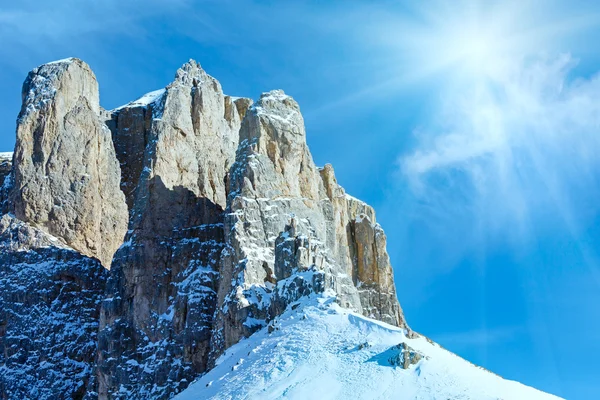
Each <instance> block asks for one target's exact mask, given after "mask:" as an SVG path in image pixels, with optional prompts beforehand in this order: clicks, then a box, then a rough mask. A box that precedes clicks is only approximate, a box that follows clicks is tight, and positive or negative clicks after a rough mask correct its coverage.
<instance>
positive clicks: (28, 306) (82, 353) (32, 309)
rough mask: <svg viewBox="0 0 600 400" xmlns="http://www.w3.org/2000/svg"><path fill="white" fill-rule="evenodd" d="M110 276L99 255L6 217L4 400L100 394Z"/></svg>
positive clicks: (1, 330)
mask: <svg viewBox="0 0 600 400" xmlns="http://www.w3.org/2000/svg"><path fill="white" fill-rule="evenodd" d="M107 276H108V271H107V270H106V269H105V268H103V267H102V265H101V264H100V262H99V261H98V260H96V259H94V258H90V257H86V256H84V255H82V254H80V253H79V252H77V251H75V250H73V249H72V248H69V247H66V246H64V245H62V244H61V242H60V240H59V239H57V238H55V237H52V236H50V235H48V234H47V233H45V232H43V231H41V230H39V229H37V228H34V227H32V226H31V225H29V224H27V223H25V222H23V221H19V220H17V219H16V218H14V217H12V216H10V215H8V214H5V215H4V216H2V217H1V218H0V288H1V289H0V398H2V399H7V400H22V399H40V400H53V399H57V398H64V399H82V398H84V396H86V394H87V395H88V396H90V398H94V394H93V393H94V390H95V387H96V382H95V381H96V379H95V373H94V369H95V356H96V342H97V332H98V313H99V308H100V300H101V299H102V297H103V295H104V282H105V281H106V278H107Z"/></svg>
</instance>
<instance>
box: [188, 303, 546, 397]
mask: <svg viewBox="0 0 600 400" xmlns="http://www.w3.org/2000/svg"><path fill="white" fill-rule="evenodd" d="M271 325H272V326H271V331H272V333H269V332H268V330H269V329H268V328H267V327H265V328H263V329H262V330H260V331H258V332H257V333H255V334H254V335H252V336H251V337H249V338H248V339H245V340H242V341H241V342H240V343H238V344H236V345H235V346H233V347H231V348H229V349H228V350H227V351H226V353H225V354H224V355H223V356H221V357H220V358H219V360H218V361H217V366H216V367H215V368H214V369H213V370H211V371H209V372H208V373H207V374H206V375H204V376H202V377H201V378H199V379H198V380H197V381H195V382H194V383H192V384H191V385H190V387H189V388H188V389H186V390H184V391H183V392H182V393H180V394H179V396H177V397H176V399H178V400H192V399H194V400H196V399H261V400H262V399H316V398H318V399H322V400H325V399H407V400H408V399H504V400H508V399H528V400H536V399H558V398H557V397H555V396H553V395H549V394H546V393H543V392H540V391H538V390H536V389H533V388H530V387H527V386H525V385H522V384H520V383H518V382H514V381H509V380H505V379H503V378H501V377H499V376H497V375H495V374H493V373H491V372H488V371H486V370H484V369H482V368H480V367H477V366H475V365H473V364H471V363H469V362H468V361H465V360H463V359H462V358H460V357H458V356H456V355H454V354H452V353H450V352H448V351H447V350H444V349H443V348H441V347H439V346H438V345H436V344H433V343H432V342H429V341H428V340H427V339H426V338H424V337H419V338H416V339H408V338H407V337H406V336H405V332H404V331H403V330H401V329H399V328H396V327H393V326H390V325H387V324H384V323H382V322H378V321H375V320H371V319H369V318H366V317H363V316H361V315H358V314H355V313H353V312H350V311H348V310H346V309H342V308H340V307H339V306H338V305H337V304H335V303H334V302H333V298H323V297H321V298H315V297H313V298H312V299H310V300H302V301H301V304H300V306H299V307H295V310H293V311H292V310H291V308H290V309H288V311H287V312H286V313H285V314H283V315H282V316H281V317H278V318H277V319H276V321H274V323H273V322H272V323H271ZM367 342H368V343H369V345H370V346H361V347H364V348H362V349H359V347H358V346H359V345H360V344H362V343H367ZM401 342H406V343H407V344H408V345H409V346H410V347H412V348H413V349H415V350H417V351H419V352H421V353H423V354H424V355H425V356H426V357H427V358H426V359H422V360H421V361H419V362H418V363H417V364H416V365H411V366H410V368H409V369H406V370H405V369H402V368H400V367H394V366H392V365H391V364H390V363H389V361H388V359H389V358H390V356H391V355H392V353H393V350H392V349H391V348H392V347H393V346H395V345H397V344H399V343H401Z"/></svg>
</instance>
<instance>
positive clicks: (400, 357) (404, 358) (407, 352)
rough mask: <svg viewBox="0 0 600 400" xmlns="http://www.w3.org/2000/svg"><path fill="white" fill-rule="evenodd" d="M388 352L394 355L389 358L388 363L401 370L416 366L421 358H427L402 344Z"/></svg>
mask: <svg viewBox="0 0 600 400" xmlns="http://www.w3.org/2000/svg"><path fill="white" fill-rule="evenodd" d="M390 351H391V352H392V353H394V354H393V355H392V356H390V358H389V359H388V362H389V363H390V365H392V366H394V367H400V368H402V369H409V368H410V366H411V365H416V364H417V363H418V362H419V361H421V360H422V359H423V358H427V357H425V356H423V354H421V353H419V352H418V351H416V350H415V349H413V348H412V347H410V346H409V345H407V344H406V343H404V342H402V343H399V344H397V345H396V346H393V347H392V348H391V349H390Z"/></svg>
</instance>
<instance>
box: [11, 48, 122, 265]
mask: <svg viewBox="0 0 600 400" xmlns="http://www.w3.org/2000/svg"><path fill="white" fill-rule="evenodd" d="M99 114H100V105H99V102H98V83H97V82H96V77H95V76H94V74H93V72H92V71H91V69H90V68H89V67H88V66H87V64H85V63H84V62H82V61H81V60H77V59H68V60H63V61H59V62H54V63H50V64H46V65H43V66H41V67H39V68H36V69H34V70H33V71H31V72H30V73H29V75H28V77H27V79H26V80H25V83H24V84H23V106H22V108H21V112H20V113H19V118H18V121H17V144H16V147H15V154H14V164H15V165H14V188H13V189H12V203H13V207H14V213H15V215H16V217H17V218H19V219H21V220H23V221H26V222H28V223H31V224H32V225H34V226H36V227H39V228H40V229H42V230H44V231H46V232H48V233H49V234H51V235H54V236H56V237H58V238H60V239H61V240H64V242H65V243H66V244H68V245H69V246H71V247H73V248H74V249H76V250H78V251H80V252H81V253H82V254H85V255H88V256H90V257H96V258H98V259H99V260H100V261H101V262H102V264H103V265H105V266H107V267H108V266H110V263H111V260H112V256H113V254H114V252H115V251H116V249H117V248H118V247H119V246H120V245H121V243H122V241H123V237H124V235H125V231H126V227H127V207H126V205H125V199H124V196H123V193H122V192H121V191H120V190H119V181H120V174H121V172H120V169H119V165H118V162H117V159H116V157H115V153H114V148H113V145H112V141H111V135H110V131H109V130H108V128H107V127H106V125H104V124H103V123H102V122H101V121H100V119H99Z"/></svg>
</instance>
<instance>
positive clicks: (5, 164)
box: [0, 153, 13, 215]
mask: <svg viewBox="0 0 600 400" xmlns="http://www.w3.org/2000/svg"><path fill="white" fill-rule="evenodd" d="M12 154H13V153H0V215H2V214H4V213H7V212H8V210H9V204H8V195H9V193H10V189H11V188H12V176H11V171H12Z"/></svg>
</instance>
